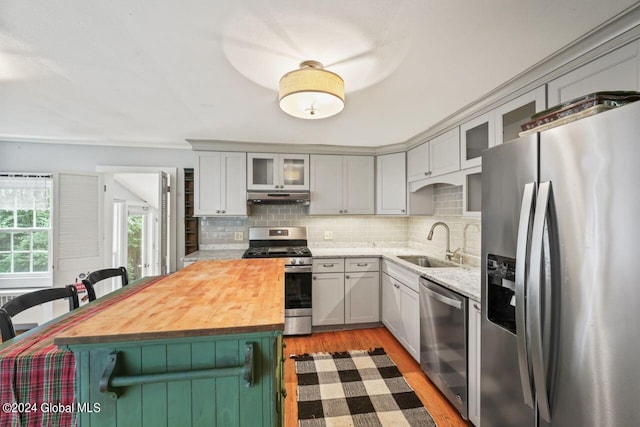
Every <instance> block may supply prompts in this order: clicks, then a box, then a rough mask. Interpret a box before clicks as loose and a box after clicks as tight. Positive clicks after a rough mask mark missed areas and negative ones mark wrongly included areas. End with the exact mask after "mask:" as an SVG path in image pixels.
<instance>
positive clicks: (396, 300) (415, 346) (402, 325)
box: [382, 262, 420, 362]
mask: <svg viewBox="0 0 640 427" xmlns="http://www.w3.org/2000/svg"><path fill="white" fill-rule="evenodd" d="M419 279H420V277H419V276H418V275H416V274H414V273H411V272H409V271H407V270H404V269H403V268H402V267H399V266H397V265H395V264H392V263H389V262H383V265H382V323H384V325H385V326H386V327H387V329H389V331H390V332H391V333H392V334H393V336H394V337H396V339H397V340H398V341H400V343H401V344H402V346H403V347H404V348H405V349H406V350H407V351H408V352H409V354H411V356H413V358H414V359H415V360H416V361H418V362H420V298H419V294H418V291H417V289H418V283H419Z"/></svg>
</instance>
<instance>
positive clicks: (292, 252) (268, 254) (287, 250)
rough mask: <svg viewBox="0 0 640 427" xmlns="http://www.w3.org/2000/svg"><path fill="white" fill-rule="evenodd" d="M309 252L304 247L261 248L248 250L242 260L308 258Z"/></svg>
mask: <svg viewBox="0 0 640 427" xmlns="http://www.w3.org/2000/svg"><path fill="white" fill-rule="evenodd" d="M310 256H311V251H310V250H309V248H307V247H306V246H263V247H258V248H249V249H247V250H246V251H245V252H244V255H242V258H284V257H310Z"/></svg>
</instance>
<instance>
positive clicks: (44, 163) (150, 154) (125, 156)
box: [0, 141, 194, 265]
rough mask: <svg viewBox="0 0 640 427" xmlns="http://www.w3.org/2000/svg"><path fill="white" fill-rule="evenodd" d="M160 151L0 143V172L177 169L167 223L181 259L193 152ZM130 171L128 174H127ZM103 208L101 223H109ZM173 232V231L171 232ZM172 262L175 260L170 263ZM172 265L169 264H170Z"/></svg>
mask: <svg viewBox="0 0 640 427" xmlns="http://www.w3.org/2000/svg"><path fill="white" fill-rule="evenodd" d="M189 148H190V147H188V146H187V147H186V149H184V150H178V149H162V148H136V147H117V146H103V145H80V144H54V143H31V142H7V141H0V171H1V172H96V170H97V168H98V167H100V166H109V167H111V166H115V167H122V168H123V169H125V168H136V167H137V168H177V176H172V177H171V188H172V189H173V191H172V193H171V199H172V202H173V203H175V206H176V207H177V210H176V211H175V214H174V215H173V218H172V219H171V220H170V221H171V222H172V223H173V224H175V226H174V227H172V232H171V241H172V242H173V243H172V247H174V246H175V248H176V252H175V259H181V258H182V257H183V256H184V221H182V218H184V185H183V182H184V173H183V169H184V168H192V167H193V164H194V162H193V152H192V151H191V150H190V149H189ZM130 172H132V171H130ZM111 213H112V212H111V211H110V210H109V208H108V207H107V206H105V221H106V222H109V221H110V220H111ZM174 230H175V231H174ZM105 235H106V236H107V238H106V240H105V263H108V264H109V265H110V257H111V238H110V235H111V233H109V232H106V233H105ZM173 261H174V262H175V260H173ZM174 262H172V264H174Z"/></svg>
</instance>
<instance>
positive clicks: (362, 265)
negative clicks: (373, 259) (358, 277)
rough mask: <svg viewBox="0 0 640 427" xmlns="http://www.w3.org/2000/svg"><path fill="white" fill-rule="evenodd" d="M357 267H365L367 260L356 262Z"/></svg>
mask: <svg viewBox="0 0 640 427" xmlns="http://www.w3.org/2000/svg"><path fill="white" fill-rule="evenodd" d="M356 265H357V266H358V267H366V266H367V265H369V263H368V262H359V263H357V264H356Z"/></svg>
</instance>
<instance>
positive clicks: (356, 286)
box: [311, 258, 380, 326]
mask: <svg viewBox="0 0 640 427" xmlns="http://www.w3.org/2000/svg"><path fill="white" fill-rule="evenodd" d="M379 270H380V260H379V259H378V258H346V259H344V258H332V259H328V258H326V259H318V258H316V259H314V260H313V281H312V290H311V292H312V301H313V304H312V305H313V308H312V317H311V323H312V325H313V326H330V325H344V324H357V323H374V322H379V321H380V271H379Z"/></svg>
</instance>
